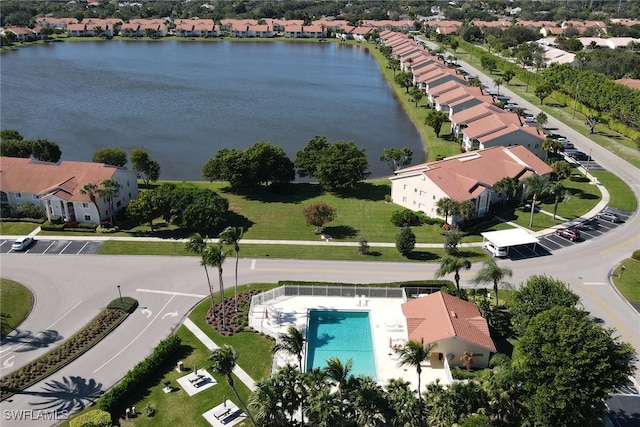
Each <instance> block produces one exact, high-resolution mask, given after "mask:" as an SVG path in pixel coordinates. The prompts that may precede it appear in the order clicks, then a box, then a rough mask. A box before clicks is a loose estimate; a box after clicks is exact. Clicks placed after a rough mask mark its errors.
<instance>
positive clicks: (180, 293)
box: [136, 289, 207, 298]
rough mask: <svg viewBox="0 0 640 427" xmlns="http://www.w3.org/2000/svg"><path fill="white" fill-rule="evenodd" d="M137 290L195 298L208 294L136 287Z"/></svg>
mask: <svg viewBox="0 0 640 427" xmlns="http://www.w3.org/2000/svg"><path fill="white" fill-rule="evenodd" d="M136 292H148V293H150V294H164V295H173V296H180V297H193V298H204V297H206V296H207V295H200V294H188V293H186V292H171V291H158V290H155V289H136Z"/></svg>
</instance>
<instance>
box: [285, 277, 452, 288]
mask: <svg viewBox="0 0 640 427" xmlns="http://www.w3.org/2000/svg"><path fill="white" fill-rule="evenodd" d="M297 285H302V286H356V287H371V288H420V287H425V288H427V287H437V288H442V287H446V288H448V287H450V286H452V287H453V288H454V289H455V285H454V284H453V282H452V281H451V280H437V279H434V280H408V281H404V282H389V283H338V282H304V281H300V280H280V281H279V282H278V286H297Z"/></svg>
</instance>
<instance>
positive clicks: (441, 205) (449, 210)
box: [436, 197, 458, 223]
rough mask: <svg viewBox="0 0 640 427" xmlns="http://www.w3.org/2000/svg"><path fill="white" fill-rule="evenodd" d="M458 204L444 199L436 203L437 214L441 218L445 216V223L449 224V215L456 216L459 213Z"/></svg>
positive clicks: (446, 198)
mask: <svg viewBox="0 0 640 427" xmlns="http://www.w3.org/2000/svg"><path fill="white" fill-rule="evenodd" d="M457 208H458V202H456V201H455V200H453V199H451V198H449V197H443V198H441V199H440V200H438V201H437V202H436V213H437V214H438V215H440V216H444V222H445V223H446V222H448V219H449V215H455V214H456V213H457Z"/></svg>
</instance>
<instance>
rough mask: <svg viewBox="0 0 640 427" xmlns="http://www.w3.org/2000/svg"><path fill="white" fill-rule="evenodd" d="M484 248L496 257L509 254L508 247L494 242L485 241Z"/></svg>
mask: <svg viewBox="0 0 640 427" xmlns="http://www.w3.org/2000/svg"><path fill="white" fill-rule="evenodd" d="M482 248H483V249H485V250H487V251H489V253H490V254H491V255H492V256H494V257H498V258H504V257H506V256H507V248H503V247H500V246H496V245H494V244H493V243H492V242H487V243H485V244H484V245H483V246H482Z"/></svg>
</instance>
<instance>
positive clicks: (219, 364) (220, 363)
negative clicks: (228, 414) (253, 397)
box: [209, 344, 256, 425]
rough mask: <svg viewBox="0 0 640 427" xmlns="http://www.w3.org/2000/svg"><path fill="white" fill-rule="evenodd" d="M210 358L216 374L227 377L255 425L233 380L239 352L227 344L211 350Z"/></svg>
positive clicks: (254, 422)
mask: <svg viewBox="0 0 640 427" xmlns="http://www.w3.org/2000/svg"><path fill="white" fill-rule="evenodd" d="M209 360H211V362H212V365H211V370H212V371H213V373H214V374H216V375H221V376H224V377H226V378H227V383H228V384H229V387H231V389H232V390H233V393H234V394H235V395H236V399H238V402H239V403H240V405H242V408H243V409H244V411H245V412H246V413H247V416H248V417H249V418H250V419H251V422H252V423H253V424H254V425H255V424H256V421H255V420H254V419H253V416H252V415H251V412H249V409H248V408H247V405H246V404H245V403H244V401H243V400H242V399H241V398H240V395H239V394H238V390H236V386H235V384H234V382H233V370H234V369H235V367H236V362H237V360H238V352H237V351H236V349H235V348H233V347H231V346H230V345H229V344H225V345H223V346H222V347H220V348H217V349H215V350H213V351H212V352H211V355H210V356H209Z"/></svg>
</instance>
